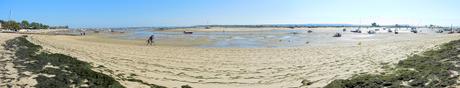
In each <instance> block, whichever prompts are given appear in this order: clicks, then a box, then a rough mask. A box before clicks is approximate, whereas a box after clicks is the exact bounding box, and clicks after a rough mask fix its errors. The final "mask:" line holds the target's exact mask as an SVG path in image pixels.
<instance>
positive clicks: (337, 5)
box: [0, 0, 460, 28]
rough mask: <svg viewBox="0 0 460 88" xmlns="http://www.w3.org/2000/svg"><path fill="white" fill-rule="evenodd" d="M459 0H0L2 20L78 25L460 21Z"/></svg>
mask: <svg viewBox="0 0 460 88" xmlns="http://www.w3.org/2000/svg"><path fill="white" fill-rule="evenodd" d="M459 3H460V0H0V19H3V20H6V19H8V17H9V11H10V10H11V11H12V17H11V18H12V19H14V20H24V19H26V20H29V21H37V22H42V23H45V24H50V25H69V26H71V27H74V28H78V27H128V26H129V27H133V26H149V27H150V26H190V25H202V24H310V23H313V24H316V23H327V24H330V23H339V24H369V23H371V22H374V21H375V22H377V23H379V24H396V23H398V24H412V25H426V24H438V25H450V24H454V25H460V10H459V9H460V5H458V4H459Z"/></svg>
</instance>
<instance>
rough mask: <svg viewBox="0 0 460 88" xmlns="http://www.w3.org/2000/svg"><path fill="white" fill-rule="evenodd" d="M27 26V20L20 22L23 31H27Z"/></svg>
mask: <svg viewBox="0 0 460 88" xmlns="http://www.w3.org/2000/svg"><path fill="white" fill-rule="evenodd" d="M29 26H30V24H29V21H27V20H22V21H21V27H22V28H23V29H29V28H30V27H29Z"/></svg>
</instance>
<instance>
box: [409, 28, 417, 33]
mask: <svg viewBox="0 0 460 88" xmlns="http://www.w3.org/2000/svg"><path fill="white" fill-rule="evenodd" d="M410 32H412V33H418V31H417V28H415V27H413V28H411V29H410Z"/></svg>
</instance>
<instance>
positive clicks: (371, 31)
mask: <svg viewBox="0 0 460 88" xmlns="http://www.w3.org/2000/svg"><path fill="white" fill-rule="evenodd" d="M367 33H368V34H375V31H374V30H369V31H367Z"/></svg>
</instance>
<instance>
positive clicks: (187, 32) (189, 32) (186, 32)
mask: <svg viewBox="0 0 460 88" xmlns="http://www.w3.org/2000/svg"><path fill="white" fill-rule="evenodd" d="M184 34H193V32H191V31H184Z"/></svg>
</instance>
